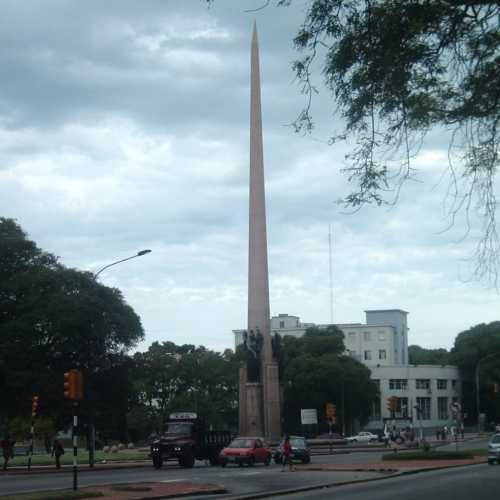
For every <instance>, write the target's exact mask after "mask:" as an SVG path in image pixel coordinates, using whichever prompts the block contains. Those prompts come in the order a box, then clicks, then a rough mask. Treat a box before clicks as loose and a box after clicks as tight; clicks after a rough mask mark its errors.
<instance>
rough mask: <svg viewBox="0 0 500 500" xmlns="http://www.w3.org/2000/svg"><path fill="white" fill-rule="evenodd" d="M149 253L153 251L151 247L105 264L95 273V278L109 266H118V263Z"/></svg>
mask: <svg viewBox="0 0 500 500" xmlns="http://www.w3.org/2000/svg"><path fill="white" fill-rule="evenodd" d="M147 253H151V250H149V248H148V249H146V250H141V251H140V252H137V253H136V254H135V255H132V256H130V257H127V258H126V259H121V260H117V261H116V262H112V263H111V264H108V265H106V266H104V267H103V268H102V269H99V271H97V272H96V273H94V279H96V278H97V276H99V275H100V274H101V273H102V272H103V271H104V270H105V269H107V268H108V267H111V266H116V264H120V263H121V262H125V261H126V260H130V259H135V258H136V257H142V256H143V255H146V254H147Z"/></svg>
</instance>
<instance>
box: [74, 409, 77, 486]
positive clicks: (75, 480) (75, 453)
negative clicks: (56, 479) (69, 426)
mask: <svg viewBox="0 0 500 500" xmlns="http://www.w3.org/2000/svg"><path fill="white" fill-rule="evenodd" d="M77 410H78V403H76V402H75V403H73V489H74V490H77V489H78V477H77V475H78V461H77V457H78V413H77Z"/></svg>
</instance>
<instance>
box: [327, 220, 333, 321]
mask: <svg viewBox="0 0 500 500" xmlns="http://www.w3.org/2000/svg"><path fill="white" fill-rule="evenodd" d="M328 255H329V259H328V261H329V266H328V268H329V275H330V324H332V325H333V266H332V225H331V224H329V225H328Z"/></svg>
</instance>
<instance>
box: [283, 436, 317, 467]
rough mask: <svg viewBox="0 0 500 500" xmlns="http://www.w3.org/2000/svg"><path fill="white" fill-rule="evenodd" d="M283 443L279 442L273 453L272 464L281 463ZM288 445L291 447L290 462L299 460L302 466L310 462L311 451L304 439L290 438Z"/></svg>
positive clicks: (300, 437)
mask: <svg viewBox="0 0 500 500" xmlns="http://www.w3.org/2000/svg"><path fill="white" fill-rule="evenodd" d="M283 442H284V440H281V441H280V443H279V444H278V446H277V447H276V451H275V452H274V462H275V463H277V464H281V463H282V462H283ZM290 444H291V445H292V460H300V461H301V462H302V463H303V464H308V463H309V462H310V461H311V451H310V450H309V446H307V441H306V439H305V438H304V437H302V436H290Z"/></svg>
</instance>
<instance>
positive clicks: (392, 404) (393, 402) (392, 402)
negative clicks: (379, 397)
mask: <svg viewBox="0 0 500 500" xmlns="http://www.w3.org/2000/svg"><path fill="white" fill-rule="evenodd" d="M397 406H398V398H397V396H390V397H388V398H387V409H388V410H389V411H390V412H391V413H393V412H395V411H396V408H397Z"/></svg>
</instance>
